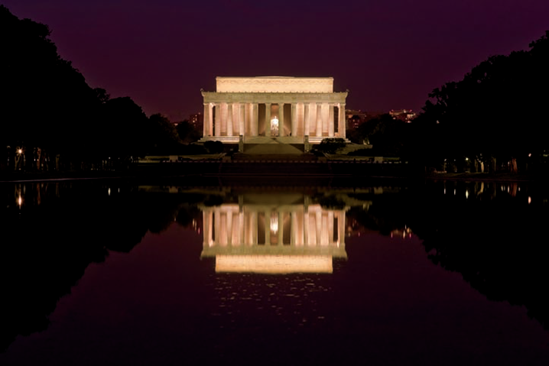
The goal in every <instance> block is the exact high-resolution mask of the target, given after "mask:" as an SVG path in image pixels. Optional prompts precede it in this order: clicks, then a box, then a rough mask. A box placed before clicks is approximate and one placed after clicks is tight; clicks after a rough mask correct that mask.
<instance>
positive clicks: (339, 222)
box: [337, 211, 345, 247]
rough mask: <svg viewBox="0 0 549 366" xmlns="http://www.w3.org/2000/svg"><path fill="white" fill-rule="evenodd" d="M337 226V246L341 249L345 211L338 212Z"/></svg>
mask: <svg viewBox="0 0 549 366" xmlns="http://www.w3.org/2000/svg"><path fill="white" fill-rule="evenodd" d="M337 225H338V228H337V246H338V247H343V246H344V245H345V211H339V215H338V218H337Z"/></svg>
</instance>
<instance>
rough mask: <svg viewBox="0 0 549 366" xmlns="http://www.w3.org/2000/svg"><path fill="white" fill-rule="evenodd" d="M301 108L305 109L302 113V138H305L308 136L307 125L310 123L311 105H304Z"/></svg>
mask: <svg viewBox="0 0 549 366" xmlns="http://www.w3.org/2000/svg"><path fill="white" fill-rule="evenodd" d="M303 108H304V109H305V110H304V112H303V114H304V116H303V136H307V135H308V134H309V124H310V121H311V104H310V103H305V104H304V105H303Z"/></svg>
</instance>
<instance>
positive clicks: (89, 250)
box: [0, 182, 549, 348]
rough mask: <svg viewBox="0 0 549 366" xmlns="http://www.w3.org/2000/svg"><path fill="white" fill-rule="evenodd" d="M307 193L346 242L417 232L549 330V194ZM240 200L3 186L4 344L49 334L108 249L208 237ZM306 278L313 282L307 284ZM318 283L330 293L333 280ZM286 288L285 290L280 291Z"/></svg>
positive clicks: (119, 189) (223, 284)
mask: <svg viewBox="0 0 549 366" xmlns="http://www.w3.org/2000/svg"><path fill="white" fill-rule="evenodd" d="M519 188H521V189H519ZM170 192H171V193H170ZM309 193H310V194H311V198H310V199H311V202H314V203H315V204H318V205H320V207H322V208H324V209H328V210H330V209H331V210H341V209H346V210H347V214H346V216H347V217H346V224H345V231H346V235H359V234H360V232H361V231H363V230H370V231H376V232H379V233H381V234H383V235H387V236H390V235H391V234H395V233H398V235H401V234H403V235H408V234H409V232H410V230H411V231H413V232H414V233H415V234H417V235H418V236H419V237H420V238H421V239H423V240H424V242H423V245H424V247H425V250H426V252H427V253H428V256H429V258H430V259H431V261H432V262H433V263H435V264H438V265H441V266H442V267H443V268H445V269H448V270H450V271H457V272H460V273H461V274H462V275H463V278H464V279H465V280H466V281H467V282H469V283H470V284H471V286H472V287H473V288H475V289H477V290H478V291H480V292H481V293H483V294H484V295H486V296H487V297H488V298H489V299H491V300H497V301H509V302H510V303H511V304H513V305H524V306H526V308H527V309H528V313H529V314H530V316H532V317H533V318H535V319H537V320H538V321H539V322H540V323H541V324H542V325H543V326H544V327H545V328H546V329H547V328H548V327H549V311H548V309H549V302H548V301H547V300H546V299H545V296H544V289H545V287H546V286H545V279H547V278H549V273H548V272H549V267H548V266H546V263H545V262H546V261H547V259H546V258H547V254H548V253H547V251H548V249H547V246H546V245H545V243H544V241H543V229H544V227H545V224H546V223H547V222H548V219H549V212H548V211H549V210H548V205H547V198H546V197H547V196H544V195H545V194H546V192H544V191H542V190H537V189H536V187H533V186H530V187H528V186H521V187H519V186H518V185H516V184H508V185H503V186H502V185H498V184H495V183H489V184H485V183H471V184H468V183H467V184H466V183H459V184H453V183H430V184H426V185H417V186H410V187H406V188H383V189H381V188H366V189H358V190H353V189H351V190H347V191H346V192H345V193H342V192H341V191H337V190H335V191H333V192H330V190H328V189H323V190H320V191H318V190H317V191H314V190H313V191H311V190H310V189H309ZM238 202H239V194H238V192H237V191H236V190H235V191H232V190H231V189H224V188H223V189H219V188H218V187H214V188H212V189H209V190H192V189H187V190H181V189H178V188H176V187H165V188H163V187H140V188H138V187H133V186H129V185H125V184H119V185H117V184H97V183H94V184H92V183H82V182H81V183H51V184H45V183H38V184H26V185H21V184H10V185H4V186H1V187H0V204H1V205H2V206H0V215H1V216H0V218H1V220H2V221H1V222H2V228H3V231H2V235H3V239H2V256H1V257H0V261H1V263H0V271H1V272H0V274H1V281H2V283H1V285H2V289H3V293H2V298H3V299H4V301H3V302H2V303H1V304H2V305H0V306H1V310H2V317H3V319H2V322H3V327H2V330H1V331H0V347H1V348H6V347H7V346H8V345H9V344H10V343H11V342H12V341H13V340H14V339H15V337H16V336H17V335H18V334H21V335H28V334H30V333H33V332H37V331H41V330H44V329H46V327H47V326H48V315H49V314H50V313H51V312H52V311H53V310H54V309H55V306H56V303H57V301H58V299H59V298H60V297H62V296H64V295H65V294H68V293H70V291H71V287H72V286H74V285H75V284H76V283H77V282H78V280H79V279H80V278H81V277H82V275H83V274H84V271H85V269H86V268H87V266H88V265H89V264H90V263H92V262H102V261H104V260H105V259H106V258H107V256H108V254H109V251H117V252H126V253H127V252H129V251H131V250H132V249H133V248H134V247H135V245H137V244H138V243H140V242H141V240H142V238H143V236H144V235H145V234H146V233H147V232H148V231H150V232H152V233H159V232H162V231H163V230H165V229H166V228H167V227H169V226H170V225H171V224H172V223H174V222H175V223H177V224H178V225H181V226H184V227H188V228H193V229H195V230H197V231H201V230H202V229H203V228H202V224H203V223H202V220H203V213H202V211H201V210H200V209H199V208H198V207H199V205H200V206H202V207H216V206H220V205H221V204H223V203H231V204H238ZM203 209H204V208H203ZM281 222H282V221H281ZM283 240H285V239H283ZM338 263H339V262H338ZM340 266H344V264H342V263H339V264H337V266H336V267H338V268H339V267H340ZM227 276H230V275H222V276H219V277H216V281H215V282H214V283H213V284H212V286H217V287H220V288H222V290H220V291H221V292H219V293H218V294H219V296H220V297H222V296H224V295H223V294H224V293H226V292H227V291H233V292H240V291H241V290H242V288H241V287H242V286H243V285H242V283H240V282H238V281H237V282H234V278H232V279H231V281H229V282H227V281H226V280H227V278H228V277H227ZM302 276H303V283H304V284H306V283H307V281H308V280H307V278H308V277H307V276H305V275H302ZM311 276H318V275H311ZM243 278H244V277H243ZM315 278H316V277H315ZM317 280H318V279H317ZM257 281H258V282H257V287H258V291H259V292H261V291H263V289H261V288H262V287H264V286H266V284H268V283H272V282H273V281H272V279H269V281H267V280H266V279H262V278H261V277H257ZM275 282H276V281H275ZM298 282H299V281H298ZM317 282H319V283H324V285H325V288H329V287H330V286H331V285H330V283H331V280H330V279H329V277H325V278H323V279H322V280H319V281H317ZM284 285H285V284H284V283H279V284H277V286H278V287H281V288H282V289H283V288H284ZM304 286H305V285H304ZM250 291H252V292H253V288H250ZM282 292H283V291H282ZM315 296H316V295H315ZM323 296H324V295H323ZM319 298H320V297H319ZM289 301H290V300H289ZM292 301H293V300H292ZM289 303H291V301H290V302H289ZM317 304H319V307H320V308H319V309H320V310H319V314H320V313H321V312H329V311H331V310H330V309H328V308H325V309H324V308H322V305H321V304H323V302H322V301H318V302H317ZM226 305H227V306H235V305H238V306H237V307H235V308H234V309H233V310H234V314H235V315H234V317H239V319H240V320H241V321H244V322H245V318H246V317H245V315H246V314H245V313H246V312H245V311H237V310H238V309H240V308H239V306H241V304H240V305H239V304H236V303H234V304H233V303H230V302H228V303H227V304H226ZM292 308H293V306H289V307H288V308H287V309H278V310H276V309H275V310H276V311H279V312H280V314H279V316H276V314H277V313H276V311H275V312H274V313H273V318H272V319H266V320H265V321H266V322H267V323H269V324H271V325H273V326H274V325H276V324H278V323H277V322H278V320H279V319H281V318H284V319H290V318H291V317H292V315H291V314H290V313H286V312H289V311H291V309H292ZM244 309H245V308H244ZM296 316H301V315H300V314H297V315H296ZM319 316H321V315H319ZM230 320H231V319H230V318H228V319H226V321H227V322H228V323H227V327H228V328H231V327H232V325H231V323H230ZM279 325H280V324H279ZM277 326H278V325H277ZM212 331H215V329H212Z"/></svg>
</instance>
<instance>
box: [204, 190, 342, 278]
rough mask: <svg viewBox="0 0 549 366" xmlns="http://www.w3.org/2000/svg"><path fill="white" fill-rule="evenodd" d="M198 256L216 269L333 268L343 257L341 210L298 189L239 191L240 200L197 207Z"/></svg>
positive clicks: (282, 270)
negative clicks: (200, 246) (199, 221)
mask: <svg viewBox="0 0 549 366" xmlns="http://www.w3.org/2000/svg"><path fill="white" fill-rule="evenodd" d="M200 209H201V210H202V211H203V234H204V235H203V237H204V242H203V251H202V257H203V258H204V257H215V268H216V272H256V273H273V274H274V273H292V272H302V273H304V272H315V273H332V272H333V265H332V262H333V258H346V257H347V254H346V252H345V211H346V209H347V207H344V208H341V209H326V208H324V207H321V206H320V204H318V203H311V201H310V198H309V197H308V196H305V195H303V194H299V193H288V194H283V193H277V194H273V193H271V194H261V193H256V194H241V195H239V196H238V204H236V203H232V204H231V203H229V204H222V205H221V206H216V207H206V206H200Z"/></svg>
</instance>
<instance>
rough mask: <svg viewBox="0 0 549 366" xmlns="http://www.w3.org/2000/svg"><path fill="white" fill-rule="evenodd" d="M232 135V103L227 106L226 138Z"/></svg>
mask: <svg viewBox="0 0 549 366" xmlns="http://www.w3.org/2000/svg"><path fill="white" fill-rule="evenodd" d="M232 135H233V103H229V104H228V105H227V136H232Z"/></svg>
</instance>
